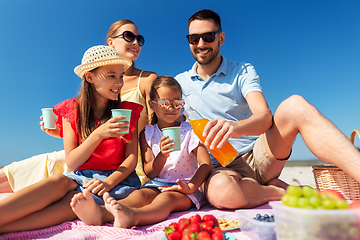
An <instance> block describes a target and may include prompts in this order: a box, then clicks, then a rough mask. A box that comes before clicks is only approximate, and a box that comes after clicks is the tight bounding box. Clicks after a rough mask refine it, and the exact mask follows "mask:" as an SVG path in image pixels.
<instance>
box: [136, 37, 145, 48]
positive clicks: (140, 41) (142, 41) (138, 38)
mask: <svg viewBox="0 0 360 240" xmlns="http://www.w3.org/2000/svg"><path fill="white" fill-rule="evenodd" d="M136 40H137V41H138V44H139V46H142V45H144V43H145V39H144V37H143V36H141V35H137V37H136Z"/></svg>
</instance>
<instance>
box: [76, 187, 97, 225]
mask: <svg viewBox="0 0 360 240" xmlns="http://www.w3.org/2000/svg"><path fill="white" fill-rule="evenodd" d="M70 206H71V208H72V210H73V212H74V213H75V214H76V216H78V218H79V219H80V220H81V221H83V222H84V223H85V224H86V225H101V224H102V220H101V219H102V215H101V210H100V206H99V205H97V204H96V203H95V201H94V198H93V196H92V195H91V192H90V191H89V190H88V189H84V191H83V192H81V193H78V194H75V195H74V197H73V198H72V199H71V202H70Z"/></svg>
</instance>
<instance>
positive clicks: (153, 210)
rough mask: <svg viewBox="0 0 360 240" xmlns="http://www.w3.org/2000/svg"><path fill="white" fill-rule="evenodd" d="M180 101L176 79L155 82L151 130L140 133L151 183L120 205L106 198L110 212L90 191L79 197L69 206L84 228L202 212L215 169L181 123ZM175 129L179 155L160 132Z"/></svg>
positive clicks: (145, 222)
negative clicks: (205, 189)
mask: <svg viewBox="0 0 360 240" xmlns="http://www.w3.org/2000/svg"><path fill="white" fill-rule="evenodd" d="M181 96H182V91H181V87H180V85H179V83H178V82H177V81H176V80H175V79H174V78H172V77H168V76H160V77H158V78H157V79H156V80H155V81H154V82H153V84H152V86H151V90H150V102H149V104H150V106H151V108H152V109H153V110H154V114H153V118H152V124H153V125H147V126H146V127H145V129H144V130H143V131H142V132H141V133H140V146H141V154H142V157H143V162H144V171H145V173H146V175H147V176H148V177H149V178H150V179H152V180H149V181H147V182H146V183H145V184H144V185H143V187H142V188H141V189H140V190H135V191H134V192H132V193H131V194H130V195H129V196H128V197H127V198H125V199H122V200H119V201H116V199H114V198H113V197H111V196H110V195H109V194H108V193H105V194H104V200H105V208H106V209H107V210H108V212H106V211H104V209H103V208H100V207H99V206H97V205H96V204H95V203H94V200H93V199H92V198H91V195H89V191H87V190H85V191H84V192H83V193H79V194H77V195H75V196H74V197H73V199H72V201H71V206H72V208H73V210H74V212H75V213H76V215H77V216H78V217H79V218H80V219H81V220H82V221H83V222H84V223H85V224H89V225H90V224H91V225H100V224H102V223H104V222H110V221H114V226H115V227H122V228H129V227H132V226H141V225H148V224H153V223H157V222H160V221H162V220H165V219H166V218H167V217H168V216H169V214H170V213H171V212H174V211H185V210H188V209H190V208H192V207H193V206H195V207H196V208H197V209H199V208H200V206H201V204H202V202H203V200H204V198H203V195H202V193H201V192H200V191H199V190H198V188H199V187H200V185H201V184H202V183H203V182H204V181H205V179H206V178H207V176H208V175H209V173H210V172H211V170H212V165H211V160H210V157H209V154H208V152H207V150H206V148H205V147H204V145H203V144H202V143H200V140H199V138H198V137H197V136H196V135H195V134H194V132H193V131H192V128H191V126H190V124H189V123H187V122H179V121H177V119H178V117H179V115H180V110H181V108H182V107H183V105H184V100H183V99H181ZM175 126H177V127H178V126H180V127H181V150H180V151H174V150H172V149H169V148H170V147H171V146H173V145H174V142H172V139H167V136H163V134H162V132H161V129H163V128H167V127H175ZM90 209H91V211H90Z"/></svg>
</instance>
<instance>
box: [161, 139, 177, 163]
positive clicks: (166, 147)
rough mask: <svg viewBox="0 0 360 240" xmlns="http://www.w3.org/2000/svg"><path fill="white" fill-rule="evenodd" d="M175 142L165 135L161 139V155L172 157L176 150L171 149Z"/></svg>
mask: <svg viewBox="0 0 360 240" xmlns="http://www.w3.org/2000/svg"><path fill="white" fill-rule="evenodd" d="M174 145H175V143H174V141H173V140H172V139H171V138H169V136H167V135H164V136H162V137H161V139H160V151H161V154H162V155H163V156H164V157H166V158H168V157H169V156H170V153H171V152H173V151H174V149H171V147H172V146H174Z"/></svg>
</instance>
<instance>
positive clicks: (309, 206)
mask: <svg viewBox="0 0 360 240" xmlns="http://www.w3.org/2000/svg"><path fill="white" fill-rule="evenodd" d="M304 209H315V208H314V207H313V206H311V205H310V204H309V205H307V206H306V207H304Z"/></svg>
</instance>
